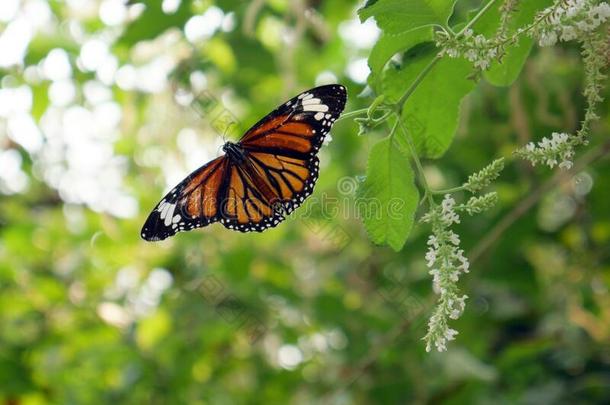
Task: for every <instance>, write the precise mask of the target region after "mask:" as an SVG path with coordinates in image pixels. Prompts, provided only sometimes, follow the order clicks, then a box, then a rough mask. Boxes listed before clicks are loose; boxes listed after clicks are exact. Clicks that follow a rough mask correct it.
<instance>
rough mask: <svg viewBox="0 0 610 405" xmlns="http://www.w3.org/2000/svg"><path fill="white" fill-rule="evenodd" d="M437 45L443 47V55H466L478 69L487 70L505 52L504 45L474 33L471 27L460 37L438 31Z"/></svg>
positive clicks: (454, 56)
mask: <svg viewBox="0 0 610 405" xmlns="http://www.w3.org/2000/svg"><path fill="white" fill-rule="evenodd" d="M436 46H438V47H439V48H441V49H442V50H441V55H447V56H449V57H450V58H460V57H464V58H466V59H468V60H469V61H470V62H472V63H473V64H474V67H475V68H477V69H478V70H487V69H489V67H490V66H491V62H492V61H493V60H494V59H496V58H498V57H499V56H500V55H501V54H502V53H503V52H504V50H503V46H502V45H500V44H499V43H498V42H497V41H492V40H489V39H487V38H485V37H484V36H483V35H480V34H479V35H474V33H473V32H472V30H471V29H470V28H469V29H467V30H465V31H464V32H463V33H462V35H461V36H459V38H456V37H450V36H448V35H447V34H445V33H444V32H442V31H440V32H437V39H436Z"/></svg>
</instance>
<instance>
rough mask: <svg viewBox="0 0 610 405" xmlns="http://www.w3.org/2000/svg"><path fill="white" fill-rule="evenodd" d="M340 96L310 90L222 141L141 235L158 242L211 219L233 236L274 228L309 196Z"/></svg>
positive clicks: (331, 88)
mask: <svg viewBox="0 0 610 405" xmlns="http://www.w3.org/2000/svg"><path fill="white" fill-rule="evenodd" d="M346 99H347V94H346V91H345V88H344V87H343V86H340V85H328V86H321V87H316V88H314V89H311V90H308V91H306V92H304V93H301V94H299V95H298V96H296V97H294V98H293V99H291V100H289V101H287V102H286V103H284V104H283V105H281V106H280V107H278V108H277V109H276V110H274V111H273V112H271V113H270V114H268V115H267V116H265V117H264V118H263V119H261V120H260V121H259V122H258V123H256V124H255V125H254V126H253V127H252V128H250V129H249V130H248V131H247V132H246V133H245V134H244V136H243V137H242V138H241V139H240V140H239V142H226V143H225V144H224V145H223V147H222V150H223V152H224V153H225V154H224V155H222V156H220V157H218V158H216V159H214V160H212V161H210V162H209V163H207V164H206V165H204V166H202V167H200V168H199V169H197V170H195V171H194V172H193V173H191V174H190V175H189V176H188V177H187V178H186V179H184V180H183V181H182V182H181V183H180V184H178V185H177V186H176V187H174V189H172V190H171V191H170V192H169V193H168V194H167V195H166V196H165V197H164V198H163V199H162V200H161V201H160V202H159V204H157V206H156V207H155V209H153V211H152V212H151V214H150V215H149V217H148V219H147V220H146V222H145V223H144V226H143V228H142V232H141V236H142V238H144V239H145V240H149V241H157V240H162V239H165V238H167V237H170V236H173V235H174V234H176V233H177V232H180V231H188V230H191V229H194V228H199V227H203V226H207V225H209V224H210V223H213V222H220V223H221V224H222V225H224V226H225V227H226V228H228V229H232V230H237V231H241V232H250V231H257V232H262V231H264V230H265V229H267V228H271V227H275V226H276V225H277V224H279V223H280V222H282V221H283V220H284V219H285V215H287V214H290V213H291V212H292V211H293V210H294V209H295V208H297V207H298V206H299V205H301V203H302V202H303V201H304V200H305V198H307V197H308V196H309V195H310V194H311V193H312V191H313V186H314V185H315V182H316V180H317V178H318V171H319V160H318V158H317V153H318V150H319V149H320V147H321V146H322V143H323V141H324V137H325V136H326V134H327V133H328V131H330V128H331V127H332V124H333V123H334V122H335V121H336V119H337V118H338V117H339V116H340V114H341V112H342V111H343V108H344V107H345V102H346Z"/></svg>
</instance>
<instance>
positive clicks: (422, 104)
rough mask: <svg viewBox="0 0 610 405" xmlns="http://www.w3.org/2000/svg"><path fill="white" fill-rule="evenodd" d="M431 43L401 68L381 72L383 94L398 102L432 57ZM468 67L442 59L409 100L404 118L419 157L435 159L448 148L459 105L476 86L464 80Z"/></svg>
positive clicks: (417, 49) (459, 61)
mask: <svg viewBox="0 0 610 405" xmlns="http://www.w3.org/2000/svg"><path fill="white" fill-rule="evenodd" d="M435 49H436V48H434V46H433V44H422V45H420V46H417V47H415V48H414V49H412V50H411V51H409V52H408V53H407V55H405V57H404V59H403V62H402V64H401V65H400V66H397V67H394V68H389V69H387V70H386V71H384V74H383V83H382V92H383V94H385V95H386V98H387V99H388V100H389V101H393V102H395V101H398V99H399V98H400V97H401V96H402V95H403V94H404V92H405V91H406V89H407V88H408V87H409V86H410V85H411V84H412V83H413V82H414V81H415V78H416V77H417V75H418V74H419V73H420V72H421V71H422V70H423V69H424V68H425V66H426V65H427V64H428V63H430V61H431V60H432V59H433V58H434V55H435ZM470 73H472V66H471V64H470V63H469V62H468V61H466V60H463V59H451V58H443V59H441V60H440V61H439V62H438V63H437V64H436V66H434V68H433V69H432V70H431V71H430V73H428V75H427V76H426V77H425V78H424V80H423V81H422V82H421V83H420V84H419V86H418V87H417V89H416V90H415V92H414V93H413V94H412V95H411V96H410V97H409V99H408V100H407V102H406V104H405V106H404V108H403V117H404V120H405V123H406V125H407V128H408V129H409V131H410V132H411V135H412V137H413V140H414V142H415V145H416V147H417V150H418V153H419V154H420V157H428V158H438V157H440V156H442V155H443V154H444V153H445V151H447V149H448V148H449V146H450V145H451V142H452V141H453V137H454V135H455V131H456V129H457V125H458V117H459V112H460V103H461V101H462V99H463V98H464V96H465V95H466V94H468V93H469V92H470V91H472V89H474V87H475V82H473V81H472V80H469V79H468V78H467V77H468V75H469V74H470Z"/></svg>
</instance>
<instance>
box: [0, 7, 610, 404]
mask: <svg viewBox="0 0 610 405" xmlns="http://www.w3.org/2000/svg"><path fill="white" fill-rule="evenodd" d="M131 3H133V4H126V2H124V1H122V0H100V1H98V0H65V1H60V0H50V1H44V0H2V1H1V2H0V402H1V403H3V404H7V405H9V404H10V405H15V404H24V405H34V404H47V403H55V404H97V403H121V404H123V403H124V404H132V403H133V404H143V403H151V404H178V403H189V404H239V403H244V404H245V403H248V404H257V403H264V404H286V403H292V404H311V403H336V404H351V403H362V404H365V403H384V404H386V403H387V404H398V403H401V404H402V403H480V404H484V403H491V402H492V401H493V402H494V403H528V404H529V403H532V404H533V403H535V404H556V403H563V402H570V403H608V402H610V293H609V291H608V289H609V287H610V211H609V209H608V207H610V176H609V175H608V173H609V170H610V161H609V160H608V158H607V157H606V154H607V152H608V150H609V149H610V145H609V144H608V130H609V124H610V109H609V104H608V103H607V102H606V103H604V104H603V105H602V109H601V111H600V115H601V116H602V119H601V121H600V122H599V123H598V125H597V126H596V127H595V128H594V131H593V136H592V139H591V143H590V145H589V146H587V148H585V149H584V150H581V155H580V156H579V157H577V160H578V159H580V163H581V164H580V166H579V167H580V170H579V172H578V173H577V174H576V176H575V177H570V176H558V175H554V174H553V173H551V172H549V171H548V170H546V169H544V168H534V169H533V168H531V167H530V166H529V165H527V164H524V163H522V162H513V163H511V164H510V165H509V167H508V168H507V170H506V171H505V172H504V174H503V176H502V177H501V178H500V180H499V181H498V182H497V183H496V185H495V189H496V190H497V191H498V192H499V195H500V201H501V202H500V204H499V206H498V207H496V208H495V209H494V210H493V211H491V212H489V213H487V214H486V215H483V216H479V217H476V218H474V219H465V220H464V221H463V222H462V224H461V225H460V226H459V227H458V230H459V233H460V234H461V236H462V240H463V245H464V247H465V248H466V250H467V251H468V252H469V253H470V255H471V260H472V270H471V273H470V274H469V275H467V276H466V277H464V279H463V281H462V283H461V285H462V288H463V290H464V291H465V293H466V294H468V295H469V296H470V299H469V301H468V306H467V309H466V312H465V314H464V316H463V317H462V318H461V319H460V320H459V321H457V322H455V325H454V326H453V327H454V328H455V329H457V330H458V331H459V335H458V337H457V340H456V341H455V342H452V343H451V345H450V348H449V350H448V351H447V352H446V353H429V354H428V353H425V350H424V346H425V345H424V343H423V342H422V341H421V337H422V336H423V335H424V334H425V327H426V322H427V317H428V316H429V314H430V308H431V305H432V304H433V302H434V298H435V297H434V294H433V292H432V289H431V282H430V277H429V275H428V274H427V270H426V267H425V262H424V260H423V256H424V253H425V249H426V247H425V240H426V237H427V232H428V231H429V230H428V229H427V228H426V227H418V228H417V229H416V230H415V231H414V233H413V234H412V236H411V238H410V239H409V241H408V242H407V244H406V246H405V247H404V249H403V250H402V251H401V252H399V253H395V252H393V251H391V250H390V249H388V248H385V247H376V246H374V245H372V244H371V243H370V242H369V240H368V238H367V236H366V233H365V231H364V229H363V226H362V224H361V222H360V221H359V218H358V215H357V214H356V209H355V206H354V198H353V196H354V188H355V187H356V186H357V183H358V179H359V176H361V175H362V174H363V173H364V171H365V167H366V159H367V155H368V152H369V150H370V147H371V145H373V144H374V142H376V141H377V140H379V139H381V137H382V136H384V131H383V130H380V131H377V132H373V133H369V134H367V135H365V136H358V135H357V133H358V127H357V125H356V124H355V123H354V122H353V121H352V120H343V121H341V122H338V123H337V124H336V125H335V127H334V129H333V132H332V141H331V142H330V143H329V144H328V145H327V147H325V148H323V150H322V151H321V152H320V156H321V160H322V169H321V175H320V179H319V182H318V185H317V187H316V191H315V193H314V195H313V196H312V198H311V201H310V203H309V204H307V205H306V207H305V208H302V209H301V210H300V211H299V212H297V215H294V218H291V219H289V220H287V221H286V222H285V223H284V224H282V225H280V226H278V227H277V228H275V229H271V230H268V231H266V232H264V233H262V234H258V233H254V234H240V233H236V232H229V231H228V230H226V229H224V228H223V227H221V226H218V225H214V226H210V227H208V228H205V229H204V230H199V231H196V232H190V233H183V234H179V235H178V236H176V237H174V238H171V239H170V240H167V241H164V242H162V243H156V244H151V243H146V242H144V241H142V240H141V239H140V238H139V230H140V227H141V225H142V223H143V221H144V219H145V218H146V216H147V215H148V212H149V210H150V209H151V208H152V207H153V206H154V205H155V204H156V203H157V202H158V200H159V199H160V197H161V196H162V195H163V193H164V192H166V191H167V190H169V189H170V188H171V187H172V186H173V185H174V184H175V183H176V182H177V181H179V180H180V179H181V178H182V177H184V176H185V175H186V174H187V173H189V172H190V171H191V170H193V169H195V168H197V167H198V166H200V165H201V164H203V163H204V162H206V161H207V160H209V159H211V158H212V157H214V156H216V155H217V154H219V153H220V146H221V145H222V143H223V137H228V138H231V137H233V138H235V137H237V136H238V134H239V132H240V130H244V129H247V127H248V125H251V124H253V123H254V122H256V121H257V120H258V119H259V118H260V117H261V116H263V115H264V114H266V113H267V112H269V111H271V110H272V109H273V108H275V106H276V105H278V104H279V103H281V102H283V101H285V100H286V99H287V98H289V97H291V96H293V95H294V94H297V93H298V92H300V91H302V90H305V89H307V88H310V87H313V86H315V85H320V84H326V83H334V82H340V83H342V84H344V85H346V86H347V87H348V91H349V94H350V99H349V102H348V106H347V108H346V110H347V111H351V110H354V109H357V108H363V107H366V106H367V105H369V104H370V102H371V100H372V98H371V95H370V94H368V93H367V91H366V89H365V82H366V78H367V74H368V68H367V64H366V58H367V56H368V52H369V49H370V47H371V46H372V45H373V44H374V42H375V40H376V38H377V36H378V31H377V28H376V26H375V24H374V22H373V21H368V22H367V23H365V24H361V23H360V22H359V21H358V19H357V18H356V10H357V8H358V7H359V6H361V4H359V3H358V2H355V1H347V0H338V1H317V0H297V1H284V0H254V1H251V2H244V1H237V0H219V1H216V2H212V1H207V0H182V1H180V0H163V1H161V0H157V1H147V2H145V3H147V5H146V6H144V5H143V4H139V3H137V2H131ZM478 6H479V2H476V1H462V2H458V8H457V9H456V13H455V15H454V17H453V18H454V20H455V21H464V20H465V19H466V16H467V13H468V11H469V10H470V9H471V8H473V7H478ZM581 90H582V65H581V63H580V57H579V53H578V49H577V48H576V47H570V46H564V47H558V48H552V49H544V50H534V52H533V54H532V56H531V57H530V59H529V60H528V62H527V64H526V66H525V69H524V71H523V72H522V74H521V76H520V78H519V79H518V81H517V82H516V83H515V84H514V85H513V86H512V87H510V88H494V87H492V86H490V85H488V84H486V83H485V82H480V83H479V84H478V86H477V88H476V90H475V91H474V92H473V93H471V94H470V95H469V96H468V98H467V99H466V101H465V103H464V104H463V106H462V116H461V120H460V126H459V130H458V134H457V137H456V140H455V142H454V144H453V145H452V147H451V149H450V150H449V151H448V153H447V154H446V155H445V156H444V157H443V158H442V159H441V160H438V161H428V162H425V170H426V173H427V175H428V178H429V181H430V182H431V183H432V186H433V187H436V188H441V187H452V186H455V185H459V184H461V182H463V181H464V179H465V178H466V177H467V176H468V175H469V174H470V173H472V172H474V171H476V170H477V169H479V168H481V167H483V166H484V165H486V164H487V163H489V162H490V161H491V160H492V159H494V158H496V157H498V156H506V157H509V158H510V156H511V153H512V151H513V150H514V149H515V148H516V147H517V146H518V145H523V144H524V143H526V142H528V141H530V140H535V139H538V138H540V137H541V136H544V135H547V134H548V133H550V132H551V131H553V130H564V131H573V130H575V129H576V128H577V127H578V123H579V119H580V118H581V115H582V110H583V108H584V105H583V100H582V96H581V95H580V92H581ZM606 93H607V92H606ZM202 100H204V101H205V102H202ZM227 117H231V120H230V121H232V122H235V123H236V125H231V126H229V127H227V126H226V125H225V124H226V122H227V121H226V118H227ZM324 199H326V204H327V207H328V206H330V207H332V209H331V210H330V211H329V210H326V211H324V210H322V209H321V208H320V207H322V203H323V201H324ZM328 204H330V205H328ZM303 212H305V213H306V214H303ZM329 212H330V215H329ZM299 213H301V215H298V214H299Z"/></svg>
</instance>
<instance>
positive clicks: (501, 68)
mask: <svg viewBox="0 0 610 405" xmlns="http://www.w3.org/2000/svg"><path fill="white" fill-rule="evenodd" d="M552 3H553V0H539V1H522V2H520V3H519V6H518V8H517V10H516V11H515V13H514V14H513V16H512V18H511V20H510V23H509V25H508V35H513V34H514V33H515V31H516V30H517V29H518V28H519V27H523V26H525V25H527V24H528V23H530V22H532V21H533V19H534V17H535V15H536V13H537V12H539V11H541V10H542V9H544V8H546V7H548V6H550V5H551V4H552ZM499 24H500V11H499V8H498V7H492V8H491V9H490V10H488V11H487V13H485V15H484V16H483V17H482V18H481V19H480V20H479V21H477V23H476V24H475V26H474V29H475V31H476V33H480V34H483V35H485V36H486V37H492V36H493V35H494V34H495V33H496V31H497V29H498V27H499ZM532 46H533V40H532V39H531V38H530V37H529V36H527V35H521V37H520V39H519V41H518V42H517V43H516V44H515V45H511V46H509V47H508V49H507V52H506V55H505V56H504V58H503V59H502V63H497V62H496V63H494V64H492V66H491V68H490V69H489V70H487V71H486V72H485V73H484V76H485V79H487V81H488V82H490V83H491V84H493V85H495V86H510V85H511V84H512V83H513V82H514V81H515V80H516V79H517V77H518V76H519V74H520V73H521V70H522V69H523V65H524V64H525V61H526V59H527V57H528V55H529V53H530V51H531V49H532Z"/></svg>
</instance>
